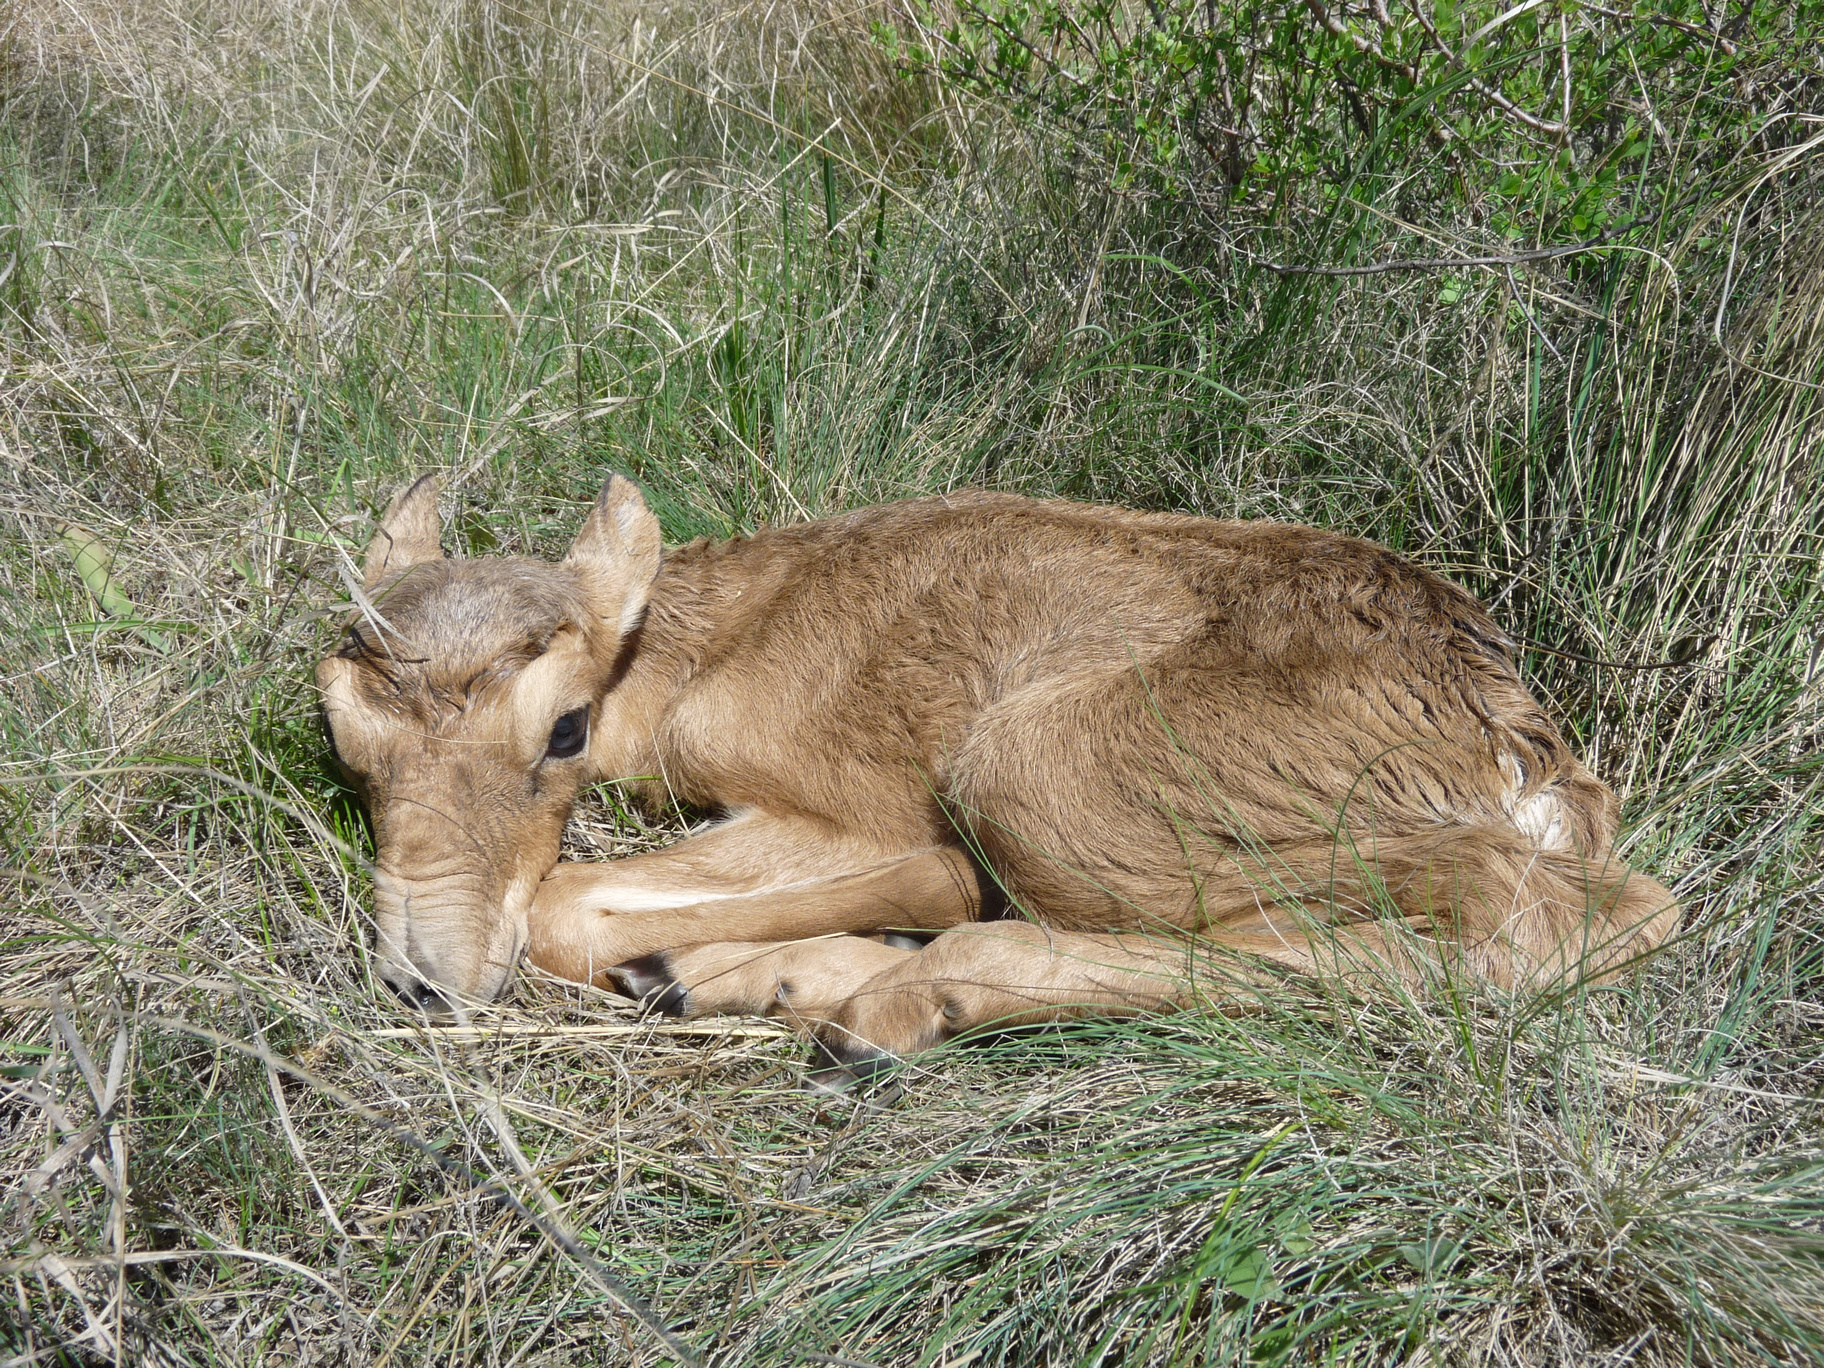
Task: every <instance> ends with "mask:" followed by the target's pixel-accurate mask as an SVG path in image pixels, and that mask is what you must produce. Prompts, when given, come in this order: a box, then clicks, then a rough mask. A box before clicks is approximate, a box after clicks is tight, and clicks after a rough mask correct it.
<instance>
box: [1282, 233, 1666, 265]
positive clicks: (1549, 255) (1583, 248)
mask: <svg viewBox="0 0 1824 1368" xmlns="http://www.w3.org/2000/svg"><path fill="white" fill-rule="evenodd" d="M1633 226H1634V225H1633V224H1631V223H1630V224H1624V225H1623V226H1622V227H1621V228H1619V229H1617V230H1616V231H1615V232H1614V233H1612V234H1605V236H1606V237H1619V236H1620V235H1621V233H1622V232H1625V231H1626V230H1627V229H1628V228H1631V227H1633ZM1615 245H1616V244H1615V243H1612V242H1606V241H1604V240H1603V239H1602V238H1592V239H1591V240H1590V241H1588V242H1577V243H1572V244H1570V245H1569V246H1565V247H1540V248H1537V249H1536V250H1534V251H1530V252H1513V253H1510V254H1508V255H1507V256H1484V257H1401V258H1399V259H1398V260H1396V261H1377V262H1376V263H1374V265H1372V266H1288V265H1285V264H1284V263H1282V262H1278V261H1261V260H1260V258H1258V257H1252V258H1250V259H1251V260H1254V261H1256V262H1259V264H1260V265H1262V266H1265V267H1266V268H1267V269H1268V270H1269V271H1273V272H1276V273H1277V274H1279V275H1316V276H1371V275H1385V274H1386V273H1387V272H1389V271H1445V270H1454V269H1456V268H1458V267H1462V266H1523V265H1525V264H1526V263H1527V262H1529V261H1551V260H1552V259H1553V258H1555V257H1562V256H1574V255H1575V254H1576V253H1578V252H1594V251H1599V250H1601V249H1602V248H1604V247H1612V246H1615Z"/></svg>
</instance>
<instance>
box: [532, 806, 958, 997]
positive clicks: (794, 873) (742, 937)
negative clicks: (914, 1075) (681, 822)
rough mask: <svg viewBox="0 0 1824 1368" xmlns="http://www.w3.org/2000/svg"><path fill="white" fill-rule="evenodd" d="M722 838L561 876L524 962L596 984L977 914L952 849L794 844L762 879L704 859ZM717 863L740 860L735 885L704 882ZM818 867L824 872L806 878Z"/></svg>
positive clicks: (561, 870)
mask: <svg viewBox="0 0 1824 1368" xmlns="http://www.w3.org/2000/svg"><path fill="white" fill-rule="evenodd" d="M731 825H732V824H731ZM756 825H757V824H756ZM726 830H728V828H718V829H717V830H716V831H712V832H708V833H706V834H704V835H703V836H698V837H692V838H690V839H689V840H686V841H682V842H680V843H679V844H678V845H676V846H673V847H671V848H670V849H668V850H664V851H659V852H656V853H654V854H652V855H642V856H637V857H635V858H634V859H631V860H619V861H615V862H613V863H610V864H606V865H587V864H572V865H560V866H559V867H558V868H557V869H555V870H553V871H552V872H551V874H550V875H549V876H547V878H546V879H545V882H544V883H543V884H542V885H540V887H539V891H538V894H537V897H536V898H535V899H534V902H533V905H532V912H531V917H530V931H531V959H532V962H533V963H534V964H536V965H537V966H538V967H539V968H541V969H544V970H546V971H547V972H548V973H552V974H555V975H557V976H558V977H560V978H567V979H572V980H575V981H577V982H584V983H596V984H604V985H605V984H606V983H607V982H609V980H607V978H606V976H607V971H608V970H610V969H612V968H614V967H615V966H617V965H619V964H622V963H624V962H626V961H628V960H633V959H638V958H640V957H641V956H644V955H650V954H653V953H655V952H657V951H661V950H671V949H676V948H679V947H683V946H689V945H702V944H706V943H709V942H714V941H749V942H754V941H792V940H801V939H804V938H805V937H810V936H821V935H828V934H830V933H834V932H868V931H877V930H880V929H882V928H887V927H904V928H908V929H925V930H934V931H938V930H943V929H945V928H947V927H951V926H957V925H960V924H962V923H963V922H967V921H971V920H974V919H975V918H977V917H978V916H979V915H980V913H981V908H982V902H983V880H982V878H981V876H980V875H979V874H978V872H977V871H976V868H975V866H974V865H973V864H972V863H971V862H970V860H969V858H968V856H967V855H966V854H965V853H964V852H963V851H961V850H959V849H956V848H954V847H936V848H932V849H927V850H923V851H918V852H914V853H909V854H902V855H899V856H897V857H888V858H883V857H882V856H881V855H880V854H878V853H875V854H873V856H872V858H871V859H869V858H867V852H865V851H858V850H856V849H855V848H853V847H843V846H840V845H836V844H835V843H831V844H830V845H828V846H825V847H823V848H822V849H820V850H816V849H812V850H807V849H806V848H805V847H804V845H803V844H802V843H801V844H799V845H798V846H797V847H796V848H795V849H794V852H793V853H794V854H796V855H797V856H798V857H799V858H797V859H796V860H793V861H789V862H787V861H781V862H780V863H779V864H777V865H775V866H774V872H773V877H772V879H771V880H764V879H763V877H762V876H760V873H759V871H757V870H756V864H757V863H758V862H757V861H756V860H755V859H754V858H753V852H752V851H751V850H750V849H745V848H742V847H739V846H735V844H734V843H732V842H726V841H724V842H719V843H718V844H721V845H724V846H725V847H732V848H731V849H728V850H727V851H726V852H711V854H710V855H709V856H708V857H706V856H705V855H704V853H703V851H702V849H701V845H703V844H707V843H711V842H714V841H715V838H717V837H718V836H719V835H720V834H721V833H722V832H723V831H726ZM796 834H798V835H799V836H800V838H801V840H802V833H796ZM693 847H697V848H696V849H693ZM719 853H728V854H731V855H733V856H735V857H739V859H738V862H737V863H736V864H735V866H734V869H735V873H734V876H733V877H731V876H730V875H728V874H725V873H720V872H714V873H712V872H711V869H712V867H713V866H714V864H715V855H716V854H719ZM667 857H670V858H667ZM820 866H821V868H822V870H823V871H825V872H822V873H818V872H812V871H816V870H818V869H819V867H820ZM831 866H834V868H833V869H832V868H831Z"/></svg>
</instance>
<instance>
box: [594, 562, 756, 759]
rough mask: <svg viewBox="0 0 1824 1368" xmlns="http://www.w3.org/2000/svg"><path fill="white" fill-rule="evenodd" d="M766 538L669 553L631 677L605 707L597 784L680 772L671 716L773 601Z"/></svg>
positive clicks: (628, 675) (631, 662) (655, 584)
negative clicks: (669, 742) (670, 740)
mask: <svg viewBox="0 0 1824 1368" xmlns="http://www.w3.org/2000/svg"><path fill="white" fill-rule="evenodd" d="M764 538H765V534H764V533H762V534H760V536H759V537H753V538H749V537H738V538H736V539H734V540H733V541H726V542H712V541H708V540H702V541H695V542H691V543H689V544H688V545H685V546H680V547H675V548H673V549H671V550H668V551H667V552H666V553H665V559H664V561H663V562H662V564H661V566H660V569H659V575H658V578H657V579H656V580H655V581H654V582H653V586H652V597H651V599H650V600H649V601H648V603H647V607H646V615H645V618H644V620H643V621H642V623H641V626H640V628H639V636H638V639H637V640H636V641H634V642H633V643H631V646H632V657H631V659H630V660H629V661H628V663H627V665H626V673H625V674H624V675H623V676H622V677H621V679H620V680H619V681H618V682H617V683H616V684H615V686H614V687H613V688H612V689H610V690H609V692H608V694H607V696H606V697H605V698H604V699H603V701H602V706H601V712H600V723H599V726H598V736H599V737H600V740H599V741H598V742H597V743H596V745H594V746H592V748H591V751H590V759H591V761H592V766H593V768H594V769H595V770H596V772H597V773H596V776H595V777H596V778H599V779H616V778H625V777H629V776H633V775H657V774H661V773H667V772H669V771H671V770H672V769H674V768H675V766H676V757H673V756H669V755H667V754H666V753H665V742H664V736H665V729H664V725H663V724H664V721H665V717H666V714H667V713H668V712H669V711H670V710H671V708H672V706H673V704H674V703H675V702H676V701H677V699H678V698H679V696H680V695H681V694H682V693H683V692H684V691H685V690H686V689H687V688H688V687H689V685H690V683H691V681H692V680H693V679H695V678H696V677H697V676H698V675H699V674H700V673H701V672H702V671H703V670H704V669H705V668H706V667H707V666H708V665H709V664H710V663H711V662H713V661H714V660H715V659H716V658H717V657H718V656H719V655H720V654H721V653H722V650H723V646H724V643H725V642H727V641H728V639H729V638H730V636H731V635H732V634H733V633H734V632H735V631H736V630H738V627H739V624H740V622H741V621H742V620H743V619H744V618H746V617H747V616H748V615H749V614H751V613H752V612H753V611H754V610H756V609H757V608H758V607H759V606H760V604H761V603H762V602H763V601H764V600H765V599H766V598H767V597H768V596H769V595H768V592H767V588H768V586H767V585H765V584H763V583H762V581H763V580H765V579H766V578H767V577H766V576H765V574H764V566H765V563H766V560H767V557H766V554H765V548H764V546H763V545H760V543H761V542H762V541H763V539H764Z"/></svg>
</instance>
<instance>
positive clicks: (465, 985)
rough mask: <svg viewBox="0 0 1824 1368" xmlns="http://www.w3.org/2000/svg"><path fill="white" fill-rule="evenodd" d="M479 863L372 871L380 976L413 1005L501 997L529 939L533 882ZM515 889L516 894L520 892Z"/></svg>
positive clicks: (445, 1005)
mask: <svg viewBox="0 0 1824 1368" xmlns="http://www.w3.org/2000/svg"><path fill="white" fill-rule="evenodd" d="M522 882H523V881H521V880H513V881H511V882H508V881H505V880H502V879H500V878H499V877H498V876H497V875H492V876H491V875H490V873H489V872H487V871H482V870H459V871H454V872H436V873H418V874H415V873H410V872H401V871H396V870H392V869H389V868H387V866H386V864H385V862H384V859H383V861H382V863H381V865H380V866H379V868H378V869H376V871H375V876H374V923H375V942H374V948H375V951H376V953H377V956H378V964H377V968H378V970H379V974H380V977H381V979H382V980H383V981H384V982H385V983H386V984H387V986H388V987H389V988H391V989H392V991H393V992H394V993H395V994H396V995H397V996H398V997H399V999H400V1000H401V1001H402V1002H404V1003H405V1004H406V1005H407V1006H411V1007H424V1008H427V1009H430V1010H448V1009H449V1008H450V1007H451V1006H452V1005H453V1004H459V1003H460V1004H473V1003H480V1002H487V1001H490V1000H492V999H494V998H496V997H499V996H500V994H501V992H502V991H503V990H504V989H505V988H506V986H507V984H508V982H509V981H511V979H512V977H513V970H514V967H515V966H516V965H517V964H518V962H519V956H520V953H521V951H523V950H524V949H525V945H526V909H527V907H528V906H529V905H530V903H531V893H532V887H533V886H536V883H537V881H536V880H532V881H531V886H528V887H525V888H523V889H521V888H520V887H519V885H520V884H521V883H522ZM516 893H517V895H518V896H515V895H516Z"/></svg>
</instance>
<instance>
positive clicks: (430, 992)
mask: <svg viewBox="0 0 1824 1368" xmlns="http://www.w3.org/2000/svg"><path fill="white" fill-rule="evenodd" d="M386 986H387V987H388V988H391V989H392V990H393V996H394V997H396V998H398V999H399V1003H400V1005H401V1006H403V1007H407V1008H412V1009H416V1010H419V1011H423V1012H428V1013H430V1014H431V1015H433V1016H436V1015H438V1014H439V1013H442V1012H446V1011H448V1010H449V1003H447V1002H445V1001H444V999H443V994H442V993H440V992H438V991H437V990H436V989H435V988H433V987H431V985H430V984H428V983H426V982H425V981H424V980H423V979H418V978H411V979H395V978H388V979H387V980H386Z"/></svg>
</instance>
